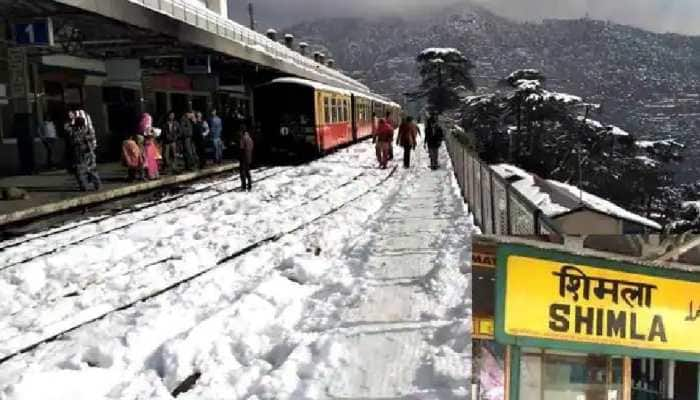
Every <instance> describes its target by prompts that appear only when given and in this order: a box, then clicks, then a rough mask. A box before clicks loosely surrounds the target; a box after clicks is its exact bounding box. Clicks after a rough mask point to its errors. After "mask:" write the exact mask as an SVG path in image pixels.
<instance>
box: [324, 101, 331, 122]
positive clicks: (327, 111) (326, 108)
mask: <svg viewBox="0 0 700 400" xmlns="http://www.w3.org/2000/svg"><path fill="white" fill-rule="evenodd" d="M323 112H324V115H325V116H326V120H325V121H324V122H325V123H329V122H331V100H330V99H329V98H328V97H324V98H323Z"/></svg>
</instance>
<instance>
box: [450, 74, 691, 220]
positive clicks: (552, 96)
mask: <svg viewBox="0 0 700 400" xmlns="http://www.w3.org/2000/svg"><path fill="white" fill-rule="evenodd" d="M544 82H545V77H544V76H543V75H542V74H541V73H540V72H539V71H536V70H519V71H515V72H514V73H512V74H511V75H509V76H508V77H506V78H504V79H503V80H501V82H500V83H501V84H502V86H503V87H505V88H507V92H506V93H503V94H501V93H493V94H488V95H481V96H472V97H467V98H466V99H464V101H463V107H462V124H463V128H464V130H465V131H467V132H469V133H471V134H473V135H474V136H475V137H476V138H477V140H478V142H479V143H478V146H477V148H478V150H479V152H480V156H481V157H482V158H483V159H484V160H485V161H487V162H503V161H506V162H509V163H512V164H515V165H517V166H519V167H521V168H523V169H525V170H528V171H530V172H533V173H535V174H537V175H539V176H540V177H542V178H545V179H554V180H558V181H562V182H566V183H570V184H573V185H575V186H580V187H581V188H582V189H584V190H587V191H589V192H591V193H595V194H597V195H599V196H601V197H604V198H606V199H608V200H611V201H613V202H615V203H617V204H619V205H621V206H623V207H625V208H628V209H630V210H632V211H634V212H637V213H640V214H643V215H647V216H651V215H653V216H655V217H657V218H661V219H663V220H667V221H668V220H671V219H673V218H677V217H676V216H674V215H675V214H678V213H677V212H676V213H675V214H674V211H673V210H678V209H680V206H679V204H678V198H680V197H681V196H679V194H678V192H677V191H674V190H673V166H674V164H675V163H676V162H677V161H680V160H681V159H682V150H683V146H682V145H681V144H680V143H677V142H675V141H672V140H664V141H657V142H637V141H636V140H635V138H634V136H633V135H632V134H630V133H628V132H625V131H623V130H622V129H620V128H618V127H615V126H610V125H604V124H602V123H600V122H598V121H596V120H594V119H592V118H591V116H590V113H591V111H592V110H593V111H594V110H598V109H599V107H598V106H597V105H594V104H587V103H585V102H584V101H583V99H582V98H580V97H578V96H573V95H569V94H565V93H557V92H552V91H549V90H547V89H545V88H544V85H543V83H544ZM582 114H584V115H582ZM699 209H700V207H699ZM698 220H700V218H698Z"/></svg>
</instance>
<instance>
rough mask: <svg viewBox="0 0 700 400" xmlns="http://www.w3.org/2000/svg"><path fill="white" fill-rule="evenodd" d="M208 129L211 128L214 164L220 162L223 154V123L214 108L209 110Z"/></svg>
mask: <svg viewBox="0 0 700 400" xmlns="http://www.w3.org/2000/svg"><path fill="white" fill-rule="evenodd" d="M209 129H210V130H211V143H212V146H214V164H221V163H222V161H223V154H224V142H223V140H222V138H221V135H222V134H223V131H224V125H223V122H222V121H221V118H219V116H218V115H217V113H216V110H212V111H211V117H210V118H209Z"/></svg>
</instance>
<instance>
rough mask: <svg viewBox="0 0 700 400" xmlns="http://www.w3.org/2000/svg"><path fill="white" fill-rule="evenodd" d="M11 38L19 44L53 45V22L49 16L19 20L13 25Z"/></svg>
mask: <svg viewBox="0 0 700 400" xmlns="http://www.w3.org/2000/svg"><path fill="white" fill-rule="evenodd" d="M12 32H13V39H14V41H15V43H16V44H17V45H20V46H53V44H54V40H53V23H52V22H51V19H50V18H42V19H36V20H31V21H26V22H19V23H16V24H14V25H13V29H12Z"/></svg>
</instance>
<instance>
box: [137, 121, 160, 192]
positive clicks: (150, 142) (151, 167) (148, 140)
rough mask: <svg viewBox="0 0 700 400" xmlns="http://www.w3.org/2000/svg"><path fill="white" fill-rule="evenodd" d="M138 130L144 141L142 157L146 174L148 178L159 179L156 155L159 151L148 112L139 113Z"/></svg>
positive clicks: (157, 155)
mask: <svg viewBox="0 0 700 400" xmlns="http://www.w3.org/2000/svg"><path fill="white" fill-rule="evenodd" d="M139 131H140V132H141V134H142V135H143V137H144V139H145V142H144V158H145V167H146V175H147V176H148V179H159V178H160V174H159V172H158V157H159V152H158V148H157V147H156V140H155V135H154V131H153V118H152V117H151V116H150V115H149V114H148V113H143V114H142V115H141V122H140V123H139Z"/></svg>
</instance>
